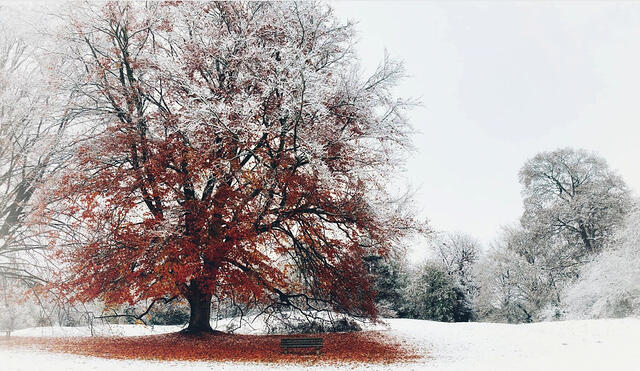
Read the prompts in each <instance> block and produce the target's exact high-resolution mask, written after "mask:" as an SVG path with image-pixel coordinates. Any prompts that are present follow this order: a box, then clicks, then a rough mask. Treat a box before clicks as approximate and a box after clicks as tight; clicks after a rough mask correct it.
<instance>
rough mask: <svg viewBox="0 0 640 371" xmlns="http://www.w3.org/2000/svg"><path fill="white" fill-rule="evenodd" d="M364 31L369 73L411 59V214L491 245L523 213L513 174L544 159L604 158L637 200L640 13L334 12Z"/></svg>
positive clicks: (446, 8)
mask: <svg viewBox="0 0 640 371" xmlns="http://www.w3.org/2000/svg"><path fill="white" fill-rule="evenodd" d="M332 6H333V7H334V9H335V12H336V14H337V15H338V16H339V17H341V18H348V19H352V20H354V21H357V22H358V25H357V29H358V30H359V36H360V43H359V45H358V50H359V53H360V55H361V57H362V61H363V62H362V63H363V67H364V68H365V69H367V70H371V69H373V68H375V66H376V65H377V64H378V63H379V62H380V61H381V59H382V56H383V54H384V49H385V48H386V49H387V51H388V52H389V54H390V55H391V56H392V57H395V58H398V59H401V60H404V62H405V66H406V69H407V73H408V74H409V75H410V78H408V79H406V80H405V81H404V83H403V84H401V86H400V87H399V89H398V93H399V95H402V96H409V97H419V98H420V99H421V101H422V103H423V106H422V107H420V108H417V109H415V110H414V111H413V112H411V115H410V117H411V121H412V123H413V125H414V126H415V127H416V129H418V130H419V131H420V132H421V134H420V135H418V136H416V138H415V146H416V147H417V152H416V153H415V155H414V156H413V157H412V158H411V160H410V161H409V163H408V169H407V173H406V176H407V178H408V182H409V183H410V184H411V185H413V186H414V187H415V188H417V189H418V194H417V195H416V196H417V197H416V206H417V208H418V210H419V212H420V215H421V216H423V217H427V218H429V219H430V221H431V225H432V226H433V227H434V228H436V229H439V230H449V231H464V232H467V233H469V234H471V235H473V236H475V237H476V238H478V239H479V240H480V241H482V242H483V243H484V244H488V243H490V242H491V241H493V240H494V239H495V238H496V237H497V236H498V234H499V232H500V228H501V226H503V225H507V224H512V223H515V222H517V220H518V218H519V216H520V214H521V212H522V207H521V204H522V203H521V197H520V189H521V187H520V184H519V183H518V171H519V169H520V167H521V166H522V165H523V164H524V162H525V161H526V160H527V159H528V158H530V157H532V156H534V155H535V154H536V153H537V152H540V151H545V150H553V149H556V148H560V147H566V146H570V147H575V148H585V149H587V150H592V151H596V152H598V153H599V154H600V155H601V156H603V157H604V158H605V159H607V160H608V162H609V164H610V166H611V167H612V168H614V169H616V170H618V171H619V173H620V174H621V175H622V176H623V177H624V179H625V180H626V181H627V183H628V184H629V186H631V187H632V188H633V189H634V192H635V195H638V190H640V171H639V170H640V166H639V165H638V162H637V161H638V160H640V146H639V144H640V143H639V142H640V135H639V134H640V128H639V125H638V121H639V118H640V3H635V4H634V3H613V2H590V3H579V2H563V3H552V2H544V3H507V2H490V3H480V2H448V3H444V2H442V3H441V2H397V1H394V2H391V1H389V2H386V1H384V2H335V3H332Z"/></svg>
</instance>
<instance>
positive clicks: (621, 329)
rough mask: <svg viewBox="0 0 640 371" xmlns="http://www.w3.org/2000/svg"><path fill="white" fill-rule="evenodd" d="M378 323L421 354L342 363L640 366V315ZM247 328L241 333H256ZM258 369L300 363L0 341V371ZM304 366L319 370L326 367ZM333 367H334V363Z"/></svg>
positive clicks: (117, 331)
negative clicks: (70, 350)
mask: <svg viewBox="0 0 640 371" xmlns="http://www.w3.org/2000/svg"><path fill="white" fill-rule="evenodd" d="M386 322H387V325H381V326H378V329H380V330H382V331H384V332H386V333H388V334H390V335H393V336H396V337H398V338H399V339H400V340H401V341H405V342H406V343H407V344H410V345H412V346H414V347H416V348H417V349H419V351H420V352H421V353H422V354H424V355H425V358H424V359H422V360H420V361H418V362H415V363H410V364H401V365H390V366H380V365H358V366H356V367H354V365H345V366H344V368H345V369H368V370H374V369H376V370H377V369H387V370H390V369H402V370H422V369H428V370H434V371H441V370H442V371H443V370H473V371H481V370H492V371H493V370H496V371H497V370H580V371H586V370H608V371H611V370H630V371H632V370H638V369H640V319H636V318H627V319H609V320H585V321H565V322H543V323H536V324H526V325H507V324H495V323H440V322H431V321H420V320H406V319H389V320H386ZM178 329H179V327H175V326H155V327H153V328H150V327H144V326H141V325H122V326H109V327H108V328H107V327H100V328H98V329H97V331H98V333H101V334H103V335H110V334H111V335H118V336H139V335H146V334H159V333H166V332H172V331H176V330H178ZM258 329H259V323H255V324H254V329H248V330H247V329H244V330H243V331H240V332H244V333H255V332H257V331H258ZM88 335H89V332H88V329H87V328H39V329H24V330H20V331H16V332H15V333H13V334H12V336H88ZM176 368H183V369H189V370H246V369H254V370H262V369H276V368H277V369H281V368H286V369H290V370H292V369H301V368H303V366H297V365H289V366H283V365H274V366H271V367H270V366H268V365H264V364H246V363H244V364H237V363H236V364H234V363H219V362H179V361H172V362H161V361H145V360H111V359H102V358H94V357H81V356H76V355H69V354H54V353H47V352H42V351H29V350H7V349H3V348H2V347H0V370H3V371H4V370H7V371H9V370H108V371H114V370H141V371H145V370H158V371H163V370H173V369H176ZM304 368H315V369H324V368H328V367H327V366H313V367H308V366H306V367H304ZM331 368H333V366H332V367H331Z"/></svg>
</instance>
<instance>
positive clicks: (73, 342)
mask: <svg viewBox="0 0 640 371" xmlns="http://www.w3.org/2000/svg"><path fill="white" fill-rule="evenodd" d="M297 336H302V335H297ZM304 336H310V337H317V336H321V337H322V338H323V339H324V349H323V351H322V353H321V354H319V355H315V354H308V352H305V351H299V352H296V353H293V354H283V353H282V352H281V350H280V338H281V337H282V336H281V335H229V334H201V335H185V334H180V333H174V334H167V335H153V336H141V337H70V338H39V337H38V338H30V337H13V338H10V339H7V340H4V341H0V346H5V347H23V348H24V347H36V348H38V349H44V350H47V351H52V352H64V353H72V354H79V355H85V356H96V357H103V358H116V359H155V360H188V361H232V362H269V363H276V362H282V363H319V362H329V363H332V362H336V363H337V362H340V363H344V362H367V363H392V362H408V361H412V360H416V359H418V358H419V356H418V355H417V354H416V353H415V352H414V351H413V350H412V349H410V348H408V347H407V346H403V345H401V344H400V343H398V342H397V340H395V339H392V338H390V337H388V336H385V335H384V334H382V333H379V332H358V333H331V334H321V335H304Z"/></svg>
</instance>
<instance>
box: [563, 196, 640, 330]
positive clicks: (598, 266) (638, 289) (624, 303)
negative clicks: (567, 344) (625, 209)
mask: <svg viewBox="0 0 640 371" xmlns="http://www.w3.org/2000/svg"><path fill="white" fill-rule="evenodd" d="M563 299H564V300H563V305H562V309H563V310H564V314H565V316H566V317H567V318H601V317H626V316H629V315H636V316H637V315H640V208H638V207H636V208H635V210H634V211H633V212H632V213H630V214H629V216H628V217H627V219H626V223H625V224H624V228H622V229H621V230H620V231H619V232H618V233H617V235H616V237H615V238H614V239H613V240H612V241H610V242H609V246H607V248H606V249H604V251H603V252H602V253H601V254H599V255H598V256H596V257H594V258H593V260H591V261H590V262H588V263H587V264H586V265H585V266H583V267H582V269H581V270H580V279H579V280H578V281H576V282H575V283H574V284H572V285H570V286H569V287H568V288H567V289H566V290H565V291H564V292H563Z"/></svg>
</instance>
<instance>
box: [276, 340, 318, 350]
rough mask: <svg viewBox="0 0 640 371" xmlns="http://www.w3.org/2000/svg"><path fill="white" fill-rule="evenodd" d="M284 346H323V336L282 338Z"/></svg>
mask: <svg viewBox="0 0 640 371" xmlns="http://www.w3.org/2000/svg"><path fill="white" fill-rule="evenodd" d="M280 346H282V347H291V348H293V347H321V346H323V340H322V338H282V339H280Z"/></svg>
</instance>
